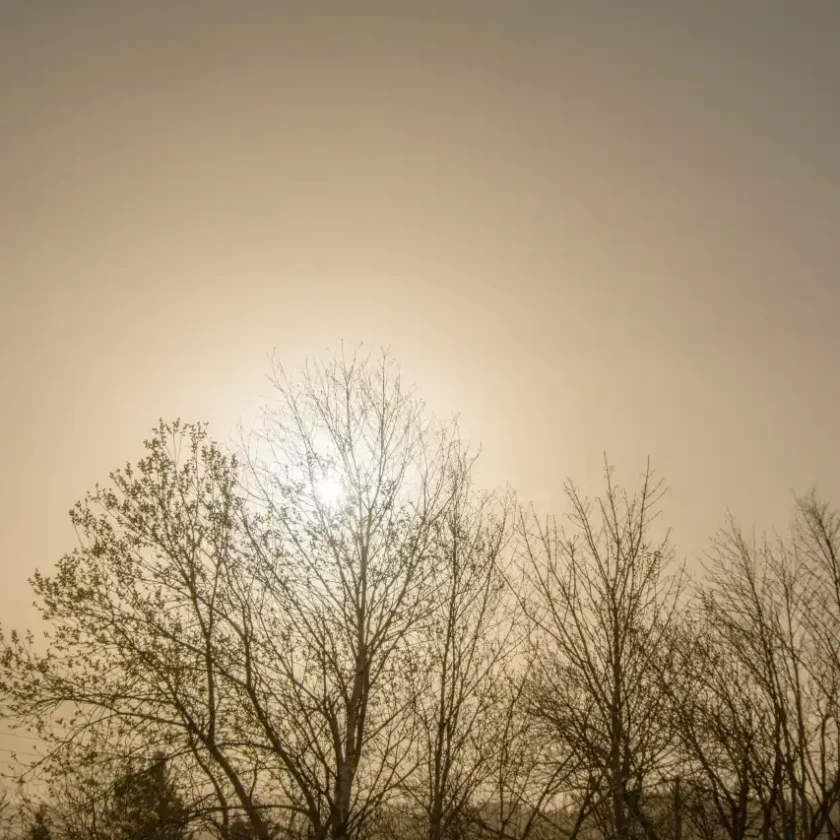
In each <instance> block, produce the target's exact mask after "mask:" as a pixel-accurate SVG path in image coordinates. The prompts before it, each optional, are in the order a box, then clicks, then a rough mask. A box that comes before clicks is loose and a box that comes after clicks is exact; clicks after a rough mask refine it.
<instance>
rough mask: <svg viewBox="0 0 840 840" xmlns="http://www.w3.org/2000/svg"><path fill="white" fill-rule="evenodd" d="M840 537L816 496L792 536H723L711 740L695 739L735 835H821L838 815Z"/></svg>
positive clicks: (732, 531)
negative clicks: (838, 571)
mask: <svg viewBox="0 0 840 840" xmlns="http://www.w3.org/2000/svg"><path fill="white" fill-rule="evenodd" d="M839 537H840V530H838V519H837V516H836V514H834V513H833V512H832V511H831V510H830V509H829V508H828V507H827V506H826V505H823V504H821V503H819V502H818V501H817V500H816V499H815V498H814V497H810V498H807V499H803V500H799V502H798V504H797V512H796V518H795V521H794V525H793V528H792V530H791V533H790V534H789V536H788V537H786V538H782V537H778V538H777V539H776V540H775V541H772V542H771V541H769V540H763V541H760V542H759V541H756V540H750V539H747V538H746V537H745V535H744V534H743V532H742V531H741V530H740V529H739V528H738V526H737V525H736V523H735V522H734V521H733V520H731V519H730V521H729V523H728V526H727V528H726V529H724V530H723V531H722V532H721V533H720V534H719V535H718V537H717V539H716V540H715V542H714V545H713V549H712V552H711V557H710V559H711V562H710V564H709V573H708V575H707V580H706V585H705V589H704V592H703V593H702V602H703V608H704V612H705V618H706V638H707V640H708V649H710V650H712V651H714V654H715V655H714V656H713V657H708V656H707V657H706V658H705V668H704V670H705V673H704V685H705V688H704V689H703V690H702V691H698V692H697V693H696V694H695V695H694V698H693V704H694V708H693V709H692V712H693V714H692V717H693V719H694V720H695V721H701V722H702V725H703V727H704V731H703V734H704V736H705V737H704V738H702V739H701V738H696V739H694V740H693V741H692V742H691V743H690V744H689V745H688V746H690V748H691V753H692V755H693V757H694V758H695V759H696V760H697V761H698V763H699V764H700V766H701V767H702V768H703V771H704V781H705V783H706V785H707V786H708V790H709V791H710V793H711V794H712V798H713V800H714V802H715V803H716V806H717V807H718V811H719V815H720V821H721V823H722V824H723V825H724V826H725V827H726V828H727V830H728V832H729V834H730V836H732V837H733V838H741V837H743V836H744V834H745V832H746V831H748V830H749V829H751V828H752V829H754V830H756V831H758V832H760V834H761V836H763V837H765V838H769V837H779V838H788V840H790V838H795V837H799V838H803V840H812V838H816V837H819V836H821V835H822V833H823V832H824V831H825V830H826V829H828V828H832V827H833V826H834V825H835V823H836V819H837V816H836V815H837V808H838V803H840V763H838V762H840V727H838V720H840V717H839V715H840V669H838V664H840V663H838V659H837V656H836V651H837V638H838V637H837V632H838V630H840V601H839V600H838V598H837V589H836V587H835V585H834V577H833V576H834V571H833V570H834V568H835V561H836V558H837V552H838V548H840V538H839ZM684 731H686V730H684ZM832 830H835V829H834V828H832Z"/></svg>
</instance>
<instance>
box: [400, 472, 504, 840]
mask: <svg viewBox="0 0 840 840" xmlns="http://www.w3.org/2000/svg"><path fill="white" fill-rule="evenodd" d="M469 476H470V465H469V461H464V462H453V469H452V471H451V474H450V476H449V483H450V491H449V492H450V497H451V504H450V506H449V508H448V509H447V511H446V513H445V515H444V516H443V517H442V518H441V520H440V521H439V523H438V526H437V534H436V537H435V551H436V553H437V554H438V555H439V556H440V558H441V560H442V563H441V565H440V568H439V570H438V574H439V575H440V577H439V579H438V580H437V581H436V584H435V594H434V604H433V610H432V612H431V614H430V615H429V618H428V625H427V630H426V632H425V636H426V638H425V641H423V642H422V643H421V644H418V645H417V647H416V655H417V661H418V667H417V674H418V677H419V683H418V687H417V691H416V700H415V703H414V709H415V727H416V730H417V733H418V741H417V761H418V769H417V772H416V773H415V774H413V776H412V778H411V779H410V780H409V783H408V784H407V785H406V790H407V792H408V793H409V796H410V798H411V799H412V800H413V801H414V802H416V803H417V805H418V806H419V807H420V809H421V811H422V813H423V815H424V826H423V827H424V831H423V834H424V835H425V836H426V837H427V838H428V840H445V838H457V837H461V836H463V834H464V831H465V830H466V825H467V823H468V822H469V821H470V819H471V815H472V812H473V807H474V804H475V798H476V794H477V792H478V791H479V789H480V788H481V787H482V785H484V784H485V783H486V781H487V779H488V777H489V775H490V773H491V771H492V766H493V761H494V758H495V756H496V755H497V753H498V750H499V745H500V741H499V737H498V732H497V731H496V726H495V725H496V723H497V721H498V710H499V708H500V704H502V703H503V691H502V690H500V686H499V681H500V679H501V678H502V677H503V675H504V667H505V665H506V664H507V663H508V662H509V661H510V659H511V657H512V655H513V654H514V652H515V651H516V648H517V644H518V642H519V641H520V638H519V634H520V625H519V622H518V621H517V618H516V614H515V610H514V609H512V607H514V606H515V605H514V604H513V603H512V602H511V601H510V599H509V597H508V592H507V587H506V581H505V576H504V570H505V564H506V562H507V557H506V555H505V550H506V547H507V543H508V541H509V537H510V527H509V526H510V518H511V511H512V509H513V508H512V501H511V500H510V499H502V500H497V499H495V498H494V497H492V496H484V497H481V498H479V497H478V496H477V495H476V494H475V493H474V492H473V490H472V486H471V483H470V480H469Z"/></svg>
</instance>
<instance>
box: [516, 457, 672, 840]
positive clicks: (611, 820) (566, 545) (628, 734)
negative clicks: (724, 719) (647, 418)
mask: <svg viewBox="0 0 840 840" xmlns="http://www.w3.org/2000/svg"><path fill="white" fill-rule="evenodd" d="M661 493H662V486H661V484H659V483H654V481H653V477H652V474H651V472H650V470H649V469H648V470H647V471H646V472H645V474H644V477H643V481H642V486H641V489H640V491H639V493H638V494H637V495H636V496H633V497H631V496H629V495H628V494H627V493H626V492H625V491H623V490H621V489H619V488H618V487H616V486H615V485H614V483H613V480H612V470H611V469H610V467H609V466H607V467H606V491H605V494H604V496H603V497H602V498H600V499H598V500H597V501H595V502H594V503H590V502H589V501H588V500H586V499H584V498H583V497H582V496H581V494H580V493H579V491H578V490H577V488H576V487H575V486H574V485H573V484H571V483H569V484H568V485H567V496H568V499H569V501H570V502H571V506H572V513H571V515H570V518H569V519H570V526H571V530H566V529H563V528H560V527H559V526H558V525H557V524H556V522H554V521H551V520H550V521H549V522H548V524H547V525H545V526H541V525H540V524H539V523H538V522H537V521H536V519H535V518H534V517H531V518H530V519H526V518H523V527H522V537H523V557H524V568H525V579H526V583H527V587H528V590H529V591H528V592H527V593H526V594H525V595H524V596H523V598H522V603H523V605H524V607H525V609H526V612H527V615H528V618H529V620H530V622H531V628H532V629H531V653H530V674H531V676H530V680H529V685H528V687H527V691H526V702H527V706H528V709H529V711H530V713H531V714H533V715H534V716H535V717H536V719H538V720H539V721H540V722H541V724H542V725H543V727H544V731H545V734H546V737H552V738H554V739H556V740H557V742H558V743H562V744H563V745H564V746H565V748H566V749H567V750H568V751H569V752H571V753H574V754H577V755H578V756H580V757H581V759H582V761H581V775H580V777H579V779H578V783H577V789H578V797H579V801H581V802H583V803H585V804H586V806H587V807H589V808H591V810H592V811H593V816H594V817H597V818H600V819H601V822H602V829H603V832H604V833H605V834H606V836H609V837H615V838H619V840H626V838H628V837H630V836H631V835H633V834H634V833H635V832H636V830H637V829H641V830H643V831H644V832H645V833H646V834H647V835H648V836H656V835H657V832H656V830H655V826H654V824H653V823H652V821H651V820H650V818H649V817H647V816H646V814H645V808H644V802H643V798H642V795H643V793H644V792H645V791H646V789H647V790H650V789H653V788H655V787H656V786H657V785H659V784H660V783H661V782H662V781H663V780H664V779H665V778H666V775H667V766H666V762H667V761H668V760H669V759H670V758H671V753H672V747H673V733H672V732H671V728H670V726H669V724H668V716H667V695H666V694H665V692H663V691H662V690H661V689H660V680H661V675H662V673H663V672H664V671H666V670H667V668H668V667H669V662H670V658H671V656H672V653H671V644H670V640H671V635H672V628H673V626H674V623H675V610H676V608H677V605H678V603H679V594H680V588H681V582H680V581H681V578H680V577H679V576H675V577H669V576H667V575H666V566H667V563H668V562H669V560H670V559H671V554H672V550H671V547H670V544H669V542H668V536H667V534H666V535H665V536H664V537H663V538H661V539H659V540H654V538H653V535H652V527H651V526H652V522H653V519H654V516H655V512H656V504H657V502H658V500H659V498H660V497H661ZM592 785H595V786H596V787H595V789H594V790H593V789H592Z"/></svg>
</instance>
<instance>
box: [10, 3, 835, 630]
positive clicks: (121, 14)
mask: <svg viewBox="0 0 840 840" xmlns="http://www.w3.org/2000/svg"><path fill="white" fill-rule="evenodd" d="M0 284H2V298H0V351H2V352H1V353H0V386H2V391H0V394H2V396H0V400H2V413H0V447H2V452H1V453H0V454H2V478H3V480H2V487H0V494H2V496H0V533H2V537H3V540H2V548H0V564H1V565H0V568H1V569H2V577H3V586H2V587H0V621H2V622H3V623H4V624H6V625H8V624H10V623H11V624H16V623H20V622H21V621H23V620H28V619H27V616H28V615H29V613H28V611H27V610H26V609H25V605H26V604H27V603H28V601H29V600H30V598H29V595H28V590H27V588H26V585H25V582H24V581H25V578H26V576H27V575H29V574H30V573H31V571H32V570H33V569H34V567H36V566H39V567H41V568H42V569H47V568H49V567H50V566H51V565H52V563H53V562H54V561H55V560H56V559H57V558H58V557H59V555H60V554H61V553H62V552H63V551H64V550H66V549H68V548H70V547H72V545H73V533H72V529H71V528H70V526H69V523H68V520H67V517H66V511H67V510H68V509H69V508H70V506H71V505H72V503H73V502H74V501H75V500H76V499H77V498H80V497H81V496H82V495H83V494H84V492H85V490H86V489H88V488H90V487H92V485H93V484H94V482H96V481H103V480H106V479H107V474H108V471H109V470H110V469H112V468H113V467H115V466H117V465H119V464H121V463H122V462H124V461H125V459H127V458H132V459H133V458H135V457H136V456H137V455H138V454H139V453H140V442H141V441H142V439H143V438H144V436H146V435H147V433H148V431H149V429H150V427H151V426H152V425H153V424H154V422H155V420H156V418H158V417H159V416H163V417H165V418H174V417H176V416H181V417H183V418H185V419H203V420H208V421H210V422H211V429H212V430H213V432H214V433H215V435H216V436H218V437H220V438H222V439H223V440H224V439H227V438H228V436H229V435H231V434H232V433H233V431H234V427H235V424H236V422H237V420H238V419H239V418H240V417H243V416H247V414H248V413H249V412H252V411H253V410H254V409H255V408H256V407H257V406H258V405H259V403H260V398H261V396H262V395H264V394H266V393H267V390H268V388H267V385H266V384H265V382H264V379H263V377H264V375H265V373H266V372H267V370H268V363H267V354H268V353H269V352H270V351H271V349H272V348H276V349H277V353H278V357H279V359H280V360H282V361H285V362H287V363H288V364H289V365H290V366H291V367H295V366H297V365H299V364H300V362H301V361H302V359H303V358H304V357H305V356H306V355H313V354H314V355H319V354H322V353H323V352H324V351H325V349H327V348H329V347H335V346H336V345H337V344H338V342H339V341H340V340H342V339H343V340H344V341H345V342H346V343H348V344H349V345H351V346H352V345H354V344H355V343H357V342H359V341H364V342H365V343H367V344H368V345H369V346H371V347H373V348H375V347H377V346H379V345H390V346H391V348H392V349H393V352H394V354H395V356H396V358H397V359H398V361H399V362H400V363H401V365H402V367H403V370H404V373H405V375H406V376H407V377H408V379H409V380H411V381H413V382H415V383H416V385H417V389H418V392H419V393H420V395H422V396H423V397H425V398H426V400H427V401H428V403H429V404H430V405H431V407H432V408H433V409H434V410H435V411H436V412H438V413H441V414H448V413H451V412H454V411H459V412H460V413H461V417H462V427H463V430H464V432H465V434H466V435H467V436H468V437H470V438H471V439H472V440H474V441H481V442H483V445H484V450H485V456H484V466H483V471H482V477H483V478H484V480H485V481H487V482H488V483H491V484H499V483H503V482H505V481H510V482H511V483H512V484H513V485H514V486H515V487H516V488H517V489H518V490H519V491H520V493H521V495H522V497H523V499H525V500H528V499H533V500H535V501H536V502H537V503H538V504H539V505H540V506H541V507H542V508H543V509H549V508H555V509H564V508H563V507H562V499H561V488H562V484H563V480H564V479H565V477H566V476H567V475H569V474H571V475H574V476H576V477H577V478H578V479H579V480H580V482H581V483H582V485H583V487H584V489H587V490H596V489H598V486H599V485H598V478H599V471H600V466H601V453H602V452H603V451H604V450H607V451H608V452H609V454H610V456H611V458H612V459H613V460H614V462H615V463H616V466H617V468H618V475H619V478H620V479H623V480H626V481H628V482H633V481H634V480H635V479H636V477H637V475H638V473H639V472H640V470H641V469H642V468H643V466H644V462H645V458H646V456H648V455H650V457H651V459H652V463H653V465H654V467H655V468H656V469H657V470H658V471H659V473H660V474H661V475H662V476H663V477H664V478H666V479H667V480H668V482H669V484H670V485H671V488H672V489H671V493H670V495H669V496H668V498H667V499H666V502H665V513H666V515H667V517H668V521H670V522H671V524H672V525H673V526H674V534H675V539H676V541H677V544H678V547H679V548H680V550H681V551H682V553H684V554H685V555H687V556H690V557H691V556H695V555H697V554H698V553H699V552H700V551H701V550H702V548H703V547H704V545H705V539H706V537H707V536H708V535H710V534H711V533H712V532H713V531H714V529H715V527H716V526H717V525H718V524H719V523H720V522H721V521H722V519H723V516H724V513H725V510H726V508H727V507H729V508H731V509H732V511H733V512H734V513H735V514H737V515H738V516H739V517H740V518H741V519H742V521H743V522H744V523H745V524H747V525H749V524H751V523H753V522H756V523H758V524H759V525H760V526H765V525H772V524H774V523H778V524H779V525H784V524H785V523H786V520H787V515H788V511H789V509H790V500H791V495H790V494H791V492H792V491H793V490H807V489H808V487H809V486H810V485H811V484H812V483H813V482H815V481H816V482H818V483H819V486H820V487H821V488H822V489H823V491H824V492H825V493H826V494H832V493H833V494H834V497H835V500H836V501H840V446H838V428H840V423H839V422H838V408H840V376H838V362H840V333H838V327H837V325H838V320H840V3H838V2H837V0H825V2H816V0H815V1H814V2H793V0H784V2H770V0H761V2H745V0H739V2H732V0H726V1H725V2H719V3H713V2H709V0H703V1H702V2H699V0H698V2H693V3H689V2H677V0H673V2H668V3H662V4H653V3H645V2H632V3H631V2H619V0H616V2H612V3H597V2H587V3H583V2H581V3H575V4H572V3H567V4H564V3H561V2H556V1H555V2H545V3H529V2H513V0H511V2H508V3H505V4H495V3H490V2H478V0H476V2H473V3H469V4H467V3H462V4H458V3H455V2H447V3H440V4H437V3H432V2H428V0H418V2H414V3H408V2H392V3H389V4H383V5H382V6H381V7H379V8H374V7H372V6H370V5H367V4H365V5H362V4H358V3H352V2H338V0H336V2H334V3H333V4H331V5H323V4H322V5H318V4H315V3H312V2H307V3H301V4H299V5H298V6H293V5H292V4H289V3H283V2H279V0H278V2H275V3H271V4H264V5H263V4H256V3H248V2H242V1H241V0H240V2H230V3H218V2H209V0H203V1H202V2H199V0H194V2H165V3H163V2H161V3H156V2H150V0H143V2H128V0H124V2H121V0H109V2H102V3H98V4H94V3H83V2H71V0H55V2H51V3H45V2H36V0H0Z"/></svg>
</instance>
